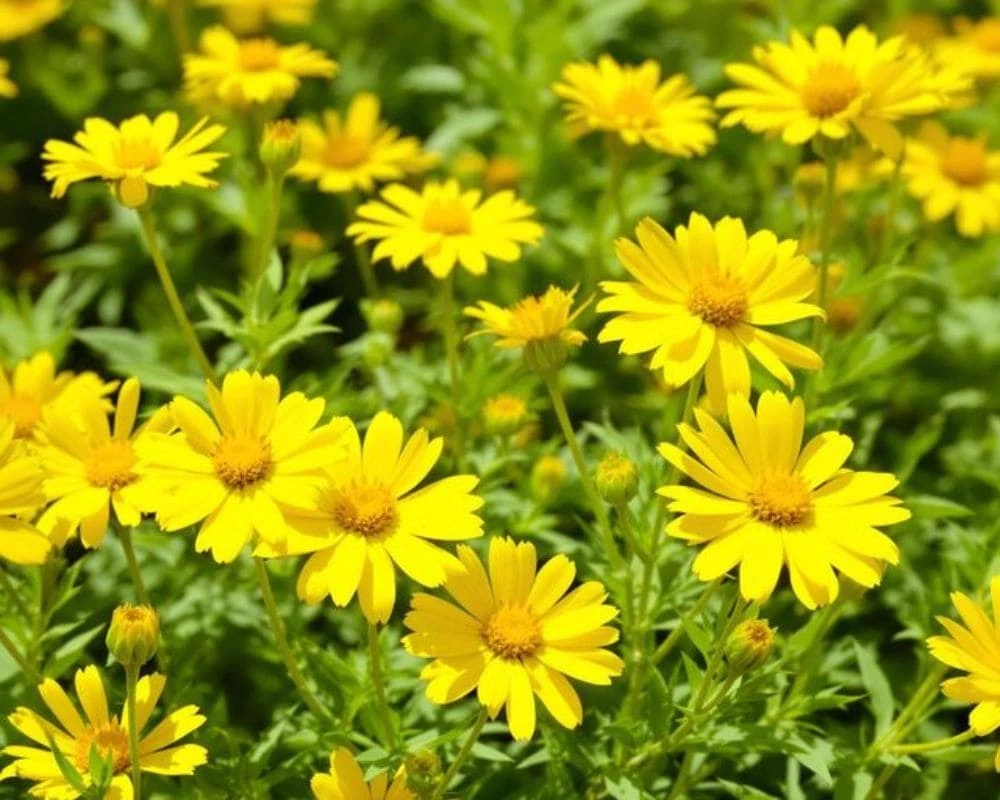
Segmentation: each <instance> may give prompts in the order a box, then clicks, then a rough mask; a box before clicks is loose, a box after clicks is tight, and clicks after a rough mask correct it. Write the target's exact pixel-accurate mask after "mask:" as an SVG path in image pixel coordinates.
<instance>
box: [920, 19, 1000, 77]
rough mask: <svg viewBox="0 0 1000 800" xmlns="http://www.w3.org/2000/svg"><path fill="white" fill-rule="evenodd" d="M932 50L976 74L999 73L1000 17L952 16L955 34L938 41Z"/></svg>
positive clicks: (999, 75) (963, 69)
mask: <svg viewBox="0 0 1000 800" xmlns="http://www.w3.org/2000/svg"><path fill="white" fill-rule="evenodd" d="M935 54H936V55H937V56H938V57H939V58H940V60H941V61H943V62H945V63H949V64H952V65H954V67H955V68H956V69H959V70H962V71H963V72H966V73H968V74H970V75H973V76H975V77H976V78H982V79H986V80H992V79H993V78H997V77H1000V17H997V16H994V17H985V18H983V19H980V20H975V21H974V20H971V19H967V18H964V17H960V18H959V19H957V20H955V35H954V36H949V37H947V38H945V39H942V40H941V41H939V42H937V44H936V47H935Z"/></svg>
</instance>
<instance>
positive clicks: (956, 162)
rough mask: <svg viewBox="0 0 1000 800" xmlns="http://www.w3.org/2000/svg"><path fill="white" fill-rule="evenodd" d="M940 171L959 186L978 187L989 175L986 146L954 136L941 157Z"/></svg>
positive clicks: (976, 141)
mask: <svg viewBox="0 0 1000 800" xmlns="http://www.w3.org/2000/svg"><path fill="white" fill-rule="evenodd" d="M941 171H942V172H944V174H945V175H947V176H948V177H949V178H951V179H952V180H953V181H955V183H957V184H959V185H960V186H979V185H981V184H982V183H984V182H985V181H986V178H987V177H988V175H989V165H988V163H987V161H986V145H985V144H984V143H983V142H982V141H980V140H979V139H969V138H967V137H965V136H956V137H954V138H952V139H951V140H950V141H949V142H948V146H947V148H946V149H945V151H944V153H943V154H942V156H941Z"/></svg>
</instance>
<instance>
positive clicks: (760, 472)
mask: <svg viewBox="0 0 1000 800" xmlns="http://www.w3.org/2000/svg"><path fill="white" fill-rule="evenodd" d="M728 417H729V424H730V426H731V427H732V436H730V435H728V434H727V433H726V432H725V430H724V429H723V428H722V426H721V425H720V424H719V423H718V422H716V420H715V419H713V418H712V417H711V416H710V415H709V414H706V413H704V412H703V411H701V410H697V409H696V410H695V419H696V420H697V422H698V426H699V428H700V430H698V431H696V430H695V429H694V428H692V427H690V426H688V425H680V426H678V430H679V432H680V434H681V438H682V439H683V441H684V444H686V445H687V447H688V448H689V449H690V451H691V455H688V454H687V453H686V452H684V451H683V450H681V449H680V448H679V447H676V446H674V445H672V444H661V445H660V448H659V452H660V455H662V456H663V457H664V458H665V459H667V461H669V462H670V463H671V464H672V465H673V466H674V467H676V468H677V469H679V470H680V471H681V472H683V473H684V474H685V475H688V476H689V477H691V478H692V479H694V481H695V482H696V483H699V484H700V485H701V486H702V487H704V488H702V489H696V488H691V487H688V486H664V487H662V488H660V489H659V490H658V492H659V494H661V495H663V496H664V497H668V498H670V499H671V500H672V502H671V503H670V506H669V508H670V510H671V511H673V512H674V513H676V514H679V516H678V517H677V519H675V520H674V521H673V522H671V523H670V524H669V525H668V526H667V532H668V533H669V534H670V535H671V536H676V537H677V538H679V539H685V540H687V541H688V542H689V543H691V544H698V545H705V547H704V548H703V549H702V550H701V552H700V553H699V554H698V556H697V558H695V560H694V565H693V569H694V573H695V574H696V575H697V576H698V578H699V579H701V580H703V581H712V580H715V579H716V578H719V577H720V576H722V575H725V574H726V573H727V572H729V571H730V570H731V569H733V568H734V567H736V566H737V565H739V567H740V593H741V594H742V595H743V597H744V598H746V599H747V600H751V601H755V602H763V601H764V600H767V599H768V598H769V597H770V596H771V593H772V592H773V591H774V587H775V586H776V585H777V582H778V577H779V575H780V574H781V569H782V566H783V565H784V566H787V567H788V573H789V576H790V577H791V582H792V589H793V590H794V592H795V595H796V596H797V597H798V598H799V600H800V601H802V603H803V605H805V606H806V607H807V608H810V609H813V608H816V607H817V606H821V605H826V604H827V603H831V602H833V600H835V599H836V597H837V594H838V592H839V591H840V584H839V582H838V580H837V574H836V573H835V572H834V568H836V569H837V570H839V572H840V573H842V574H843V575H846V576H847V577H848V578H850V579H851V580H853V581H854V582H855V583H858V584H861V585H862V586H865V587H868V588H870V587H872V586H875V585H876V584H878V583H879V582H880V581H881V579H882V572H883V570H884V568H885V563H889V564H896V563H897V562H898V561H899V550H898V549H897V547H896V545H895V544H894V543H893V541H892V540H891V539H890V538H889V537H888V536H886V535H885V534H884V533H882V532H881V531H878V530H876V526H882V525H894V524H895V523H897V522H902V521H903V520H906V519H909V518H910V512H909V511H907V510H906V509H905V508H902V507H901V506H900V502H901V501H900V500H899V499H898V498H895V497H891V496H889V495H888V494H887V492H890V491H892V490H893V488H895V487H896V486H897V485H898V483H899V481H897V480H896V478H895V476H893V475H890V474H888V473H885V472H854V471H853V470H850V469H845V468H844V462H845V461H847V457H848V456H849V455H850V454H851V450H852V449H853V448H854V443H853V442H852V441H851V439H850V437H849V436H844V435H843V434H840V433H833V432H827V433H821V434H819V435H818V436H815V437H813V438H812V439H810V440H809V442H807V443H806V445H805V447H802V433H803V428H804V423H805V409H804V407H803V404H802V400H801V399H800V398H795V399H794V400H792V401H789V400H788V398H787V397H785V396H784V395H783V394H781V393H780V392H764V393H763V394H762V395H761V396H760V399H759V400H758V401H757V413H756V415H755V414H754V410H753V408H752V407H751V405H750V401H749V400H748V399H747V398H745V397H743V396H741V395H735V394H734V395H730V396H729V399H728Z"/></svg>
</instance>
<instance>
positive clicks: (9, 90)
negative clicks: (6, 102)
mask: <svg viewBox="0 0 1000 800" xmlns="http://www.w3.org/2000/svg"><path fill="white" fill-rule="evenodd" d="M9 74H10V62H8V61H7V59H5V58H0V97H16V96H17V84H16V83H14V81H12V80H11V79H10V78H9V77H7V76H8V75H9Z"/></svg>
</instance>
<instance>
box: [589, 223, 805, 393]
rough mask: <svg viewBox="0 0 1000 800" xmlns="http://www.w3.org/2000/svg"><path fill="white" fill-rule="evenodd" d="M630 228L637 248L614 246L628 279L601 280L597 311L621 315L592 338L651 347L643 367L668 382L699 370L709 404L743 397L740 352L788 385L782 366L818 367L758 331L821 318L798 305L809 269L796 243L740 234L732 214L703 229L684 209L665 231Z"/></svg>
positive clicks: (679, 382) (636, 348)
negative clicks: (681, 220)
mask: <svg viewBox="0 0 1000 800" xmlns="http://www.w3.org/2000/svg"><path fill="white" fill-rule="evenodd" d="M635 233H636V238H637V239H638V244H636V243H635V242H633V241H631V240H629V239H624V238H622V239H619V240H618V241H617V242H616V243H615V249H616V252H617V254H618V260H619V261H621V263H622V264H623V265H624V267H625V269H626V270H628V271H629V273H630V274H631V275H632V277H633V278H635V281H630V282H621V281H604V282H603V283H602V284H601V288H603V289H604V291H606V292H607V293H608V294H609V295H610V297H606V298H605V299H603V300H602V301H601V302H600V303H599V304H598V306H597V310H598V311H602V312H622V313H621V315H620V316H618V317H615V318H614V319H612V320H611V321H610V322H608V323H607V324H606V325H605V326H604V328H603V329H602V330H601V332H600V334H599V335H598V337H597V338H598V341H600V342H615V341H620V342H621V345H620V346H619V348H618V350H619V352H620V353H624V354H626V355H634V354H637V353H646V352H649V351H651V350H652V351H653V358H652V361H651V362H650V364H649V368H650V369H661V370H663V379H664V381H665V382H666V383H667V385H668V386H670V387H671V388H676V387H678V386H683V385H684V384H685V383H687V382H688V381H690V380H691V379H692V378H694V377H695V375H697V374H698V372H699V371H700V370H701V369H703V368H704V370H705V385H706V389H707V390H708V393H709V395H710V397H711V399H712V403H713V405H714V406H715V407H717V408H718V407H723V406H724V405H725V398H726V395H727V394H728V393H730V392H739V393H741V394H743V395H749V394H750V365H749V363H748V360H747V353H749V354H750V355H751V356H753V357H754V359H755V360H756V361H758V362H759V363H760V365H761V366H762V367H764V369H766V370H767V371H768V372H770V373H771V374H772V375H773V376H774V377H775V378H777V379H778V380H780V381H781V382H782V383H784V384H785V385H786V386H788V387H792V386H794V385H795V380H794V378H793V377H792V373H791V372H790V371H789V370H788V367H786V366H785V365H786V364H790V365H791V366H794V367H800V368H802V369H819V368H820V367H821V366H822V365H823V361H822V359H820V357H819V355H818V354H817V353H815V352H814V351H813V350H811V349H810V348H808V347H806V346H805V345H801V344H798V343H796V342H794V341H792V340H791V339H786V338H785V337H783V336H778V335H777V334H774V333H771V332H770V331H768V330H765V329H764V327H765V326H771V325H780V324H783V323H786V322H794V321H795V320H800V319H805V318H806V317H814V316H822V314H823V312H822V310H821V309H820V308H819V307H818V306H815V305H812V304H810V303H807V302H804V301H805V300H806V299H807V298H808V297H809V294H810V293H811V292H812V291H813V288H814V287H815V285H816V270H815V269H814V268H813V265H812V264H811V263H810V261H809V259H808V258H806V257H805V256H803V255H800V254H799V253H798V252H797V246H798V243H797V242H795V241H792V240H787V239H786V240H784V241H778V239H777V237H776V236H775V235H774V234H773V233H771V231H766V230H765V231H759V232H757V233H755V234H753V235H752V236H750V237H749V238H748V237H747V233H746V230H745V229H744V227H743V223H742V222H741V221H740V220H738V219H732V218H731V217H724V218H723V219H722V220H720V221H719V222H718V223H716V225H715V226H714V227H713V226H712V224H711V223H710V222H709V221H708V220H707V219H706V218H705V217H703V216H701V214H692V215H691V219H690V221H689V223H688V227H686V228H685V227H684V226H683V225H681V226H679V227H678V228H677V230H676V232H675V234H674V236H671V235H670V234H669V233H667V232H666V231H665V230H664V229H663V228H661V227H660V226H659V225H657V224H656V223H655V222H654V221H653V220H651V219H649V218H647V219H644V220H643V221H642V222H640V223H639V225H638V227H636V229H635Z"/></svg>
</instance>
